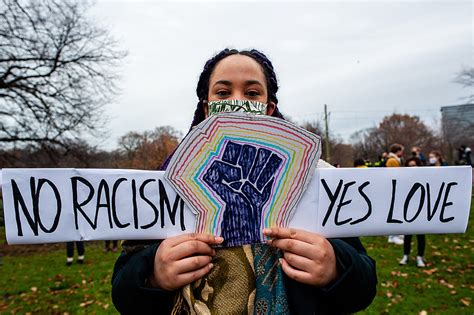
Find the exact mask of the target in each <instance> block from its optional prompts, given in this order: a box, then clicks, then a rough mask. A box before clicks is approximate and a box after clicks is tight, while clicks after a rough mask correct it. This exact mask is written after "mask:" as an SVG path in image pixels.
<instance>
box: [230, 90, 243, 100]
mask: <svg viewBox="0 0 474 315" xmlns="http://www.w3.org/2000/svg"><path fill="white" fill-rule="evenodd" d="M231 99H233V100H245V99H247V98H246V96H245V93H243V92H242V91H233V92H232V95H231Z"/></svg>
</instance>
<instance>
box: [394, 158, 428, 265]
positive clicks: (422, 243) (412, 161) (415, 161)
mask: <svg viewBox="0 0 474 315" xmlns="http://www.w3.org/2000/svg"><path fill="white" fill-rule="evenodd" d="M430 155H431V153H430ZM405 166H407V167H417V166H423V164H422V163H421V160H420V159H419V158H417V157H416V156H412V157H411V158H409V159H408V160H407V161H406V163H405ZM411 239H412V235H405V237H404V240H403V257H402V259H400V262H399V264H400V266H403V265H406V264H407V263H408V261H409V256H410V250H411ZM416 240H417V242H418V252H417V256H416V266H417V267H418V268H422V267H425V266H426V265H425V259H424V256H425V247H426V239H425V235H424V234H418V235H417V236H416Z"/></svg>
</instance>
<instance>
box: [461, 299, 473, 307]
mask: <svg viewBox="0 0 474 315" xmlns="http://www.w3.org/2000/svg"><path fill="white" fill-rule="evenodd" d="M460 301H461V303H462V304H464V305H465V306H469V305H471V301H469V300H468V299H461V300H460Z"/></svg>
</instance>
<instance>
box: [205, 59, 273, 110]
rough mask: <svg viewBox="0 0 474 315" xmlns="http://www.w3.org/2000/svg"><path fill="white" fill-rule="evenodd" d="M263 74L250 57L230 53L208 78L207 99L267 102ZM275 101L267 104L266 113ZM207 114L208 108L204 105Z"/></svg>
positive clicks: (271, 108)
mask: <svg viewBox="0 0 474 315" xmlns="http://www.w3.org/2000/svg"><path fill="white" fill-rule="evenodd" d="M266 82H267V81H266V78H265V74H264V73H263V71H262V68H261V66H260V65H259V64H258V63H257V62H256V61H255V60H253V59H252V58H251V57H248V56H244V55H231V56H229V57H226V58H224V59H222V60H221V61H219V62H218V63H217V65H216V67H215V68H214V71H213V72H212V74H211V77H210V79H209V93H208V98H207V100H208V101H220V100H249V101H257V102H261V103H267V102H268V91H267V83H266ZM275 107H276V105H275V103H273V102H269V103H268V104H267V115H271V114H272V113H273V111H274V110H275ZM204 112H205V114H206V117H207V116H208V108H207V106H206V105H204Z"/></svg>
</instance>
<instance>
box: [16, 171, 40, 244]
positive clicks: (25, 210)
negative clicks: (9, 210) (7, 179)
mask: <svg viewBox="0 0 474 315" xmlns="http://www.w3.org/2000/svg"><path fill="white" fill-rule="evenodd" d="M11 182H12V190H13V205H14V207H15V219H16V227H17V230H18V236H23V230H22V228H21V220H20V209H19V206H20V207H21V210H22V211H23V215H24V216H25V217H26V221H27V222H28V225H29V226H30V228H31V230H32V231H33V233H34V235H36V236H37V235H38V221H37V219H36V217H35V216H34V217H33V218H32V217H31V215H30V212H29V211H28V208H27V207H26V203H25V200H24V199H23V196H22V195H21V192H20V189H19V188H18V185H17V183H16V182H15V180H13V179H12V180H11ZM34 182H35V179H34V178H33V177H31V178H30V187H34Z"/></svg>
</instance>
